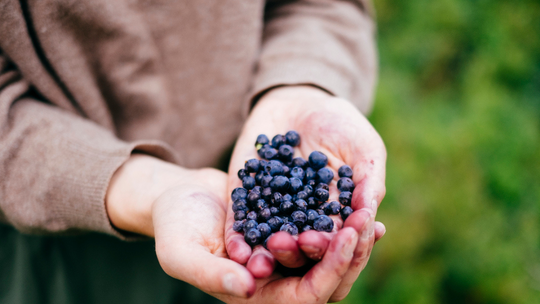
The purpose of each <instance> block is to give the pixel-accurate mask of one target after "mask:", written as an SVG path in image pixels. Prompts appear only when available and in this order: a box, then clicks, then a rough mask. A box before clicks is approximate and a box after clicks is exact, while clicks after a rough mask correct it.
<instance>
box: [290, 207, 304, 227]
mask: <svg viewBox="0 0 540 304" xmlns="http://www.w3.org/2000/svg"><path fill="white" fill-rule="evenodd" d="M291 217H292V219H293V223H294V224H295V225H296V227H302V226H304V224H305V223H306V221H307V215H306V214H305V213H304V212H303V211H299V210H297V211H295V212H293V213H292V214H291Z"/></svg>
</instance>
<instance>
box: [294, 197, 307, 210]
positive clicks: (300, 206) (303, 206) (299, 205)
mask: <svg viewBox="0 0 540 304" xmlns="http://www.w3.org/2000/svg"><path fill="white" fill-rule="evenodd" d="M294 204H295V205H296V210H300V211H303V212H306V211H307V203H306V201H305V200H303V199H297V200H296V201H295V202H294Z"/></svg>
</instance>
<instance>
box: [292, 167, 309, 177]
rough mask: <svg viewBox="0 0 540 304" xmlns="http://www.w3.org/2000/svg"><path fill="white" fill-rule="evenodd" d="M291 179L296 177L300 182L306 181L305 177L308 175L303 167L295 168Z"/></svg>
mask: <svg viewBox="0 0 540 304" xmlns="http://www.w3.org/2000/svg"><path fill="white" fill-rule="evenodd" d="M291 177H296V178H298V179H300V180H304V177H306V173H305V172H304V169H302V168H301V167H294V168H292V170H291Z"/></svg>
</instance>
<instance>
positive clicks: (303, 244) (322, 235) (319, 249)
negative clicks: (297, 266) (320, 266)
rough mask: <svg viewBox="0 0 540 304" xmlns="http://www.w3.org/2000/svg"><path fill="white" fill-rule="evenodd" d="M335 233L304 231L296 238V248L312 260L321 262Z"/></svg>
mask: <svg viewBox="0 0 540 304" xmlns="http://www.w3.org/2000/svg"><path fill="white" fill-rule="evenodd" d="M334 235H335V233H327V232H318V231H306V232H303V233H301V234H300V236H299V237H298V246H299V247H300V249H301V250H302V252H304V255H305V256H307V257H308V258H310V259H312V260H316V261H318V260H321V259H322V258H323V256H324V253H325V252H326V249H327V248H328V245H329V244H330V241H331V240H332V237H333V236H334Z"/></svg>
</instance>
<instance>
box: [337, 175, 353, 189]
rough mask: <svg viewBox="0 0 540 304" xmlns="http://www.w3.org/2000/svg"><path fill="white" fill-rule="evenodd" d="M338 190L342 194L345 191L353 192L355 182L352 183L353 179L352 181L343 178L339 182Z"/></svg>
mask: <svg viewBox="0 0 540 304" xmlns="http://www.w3.org/2000/svg"><path fill="white" fill-rule="evenodd" d="M337 188H338V189H339V191H341V192H343V191H351V192H352V191H353V190H354V182H353V181H352V179H350V178H348V177H342V178H340V179H339V180H338V182H337Z"/></svg>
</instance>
